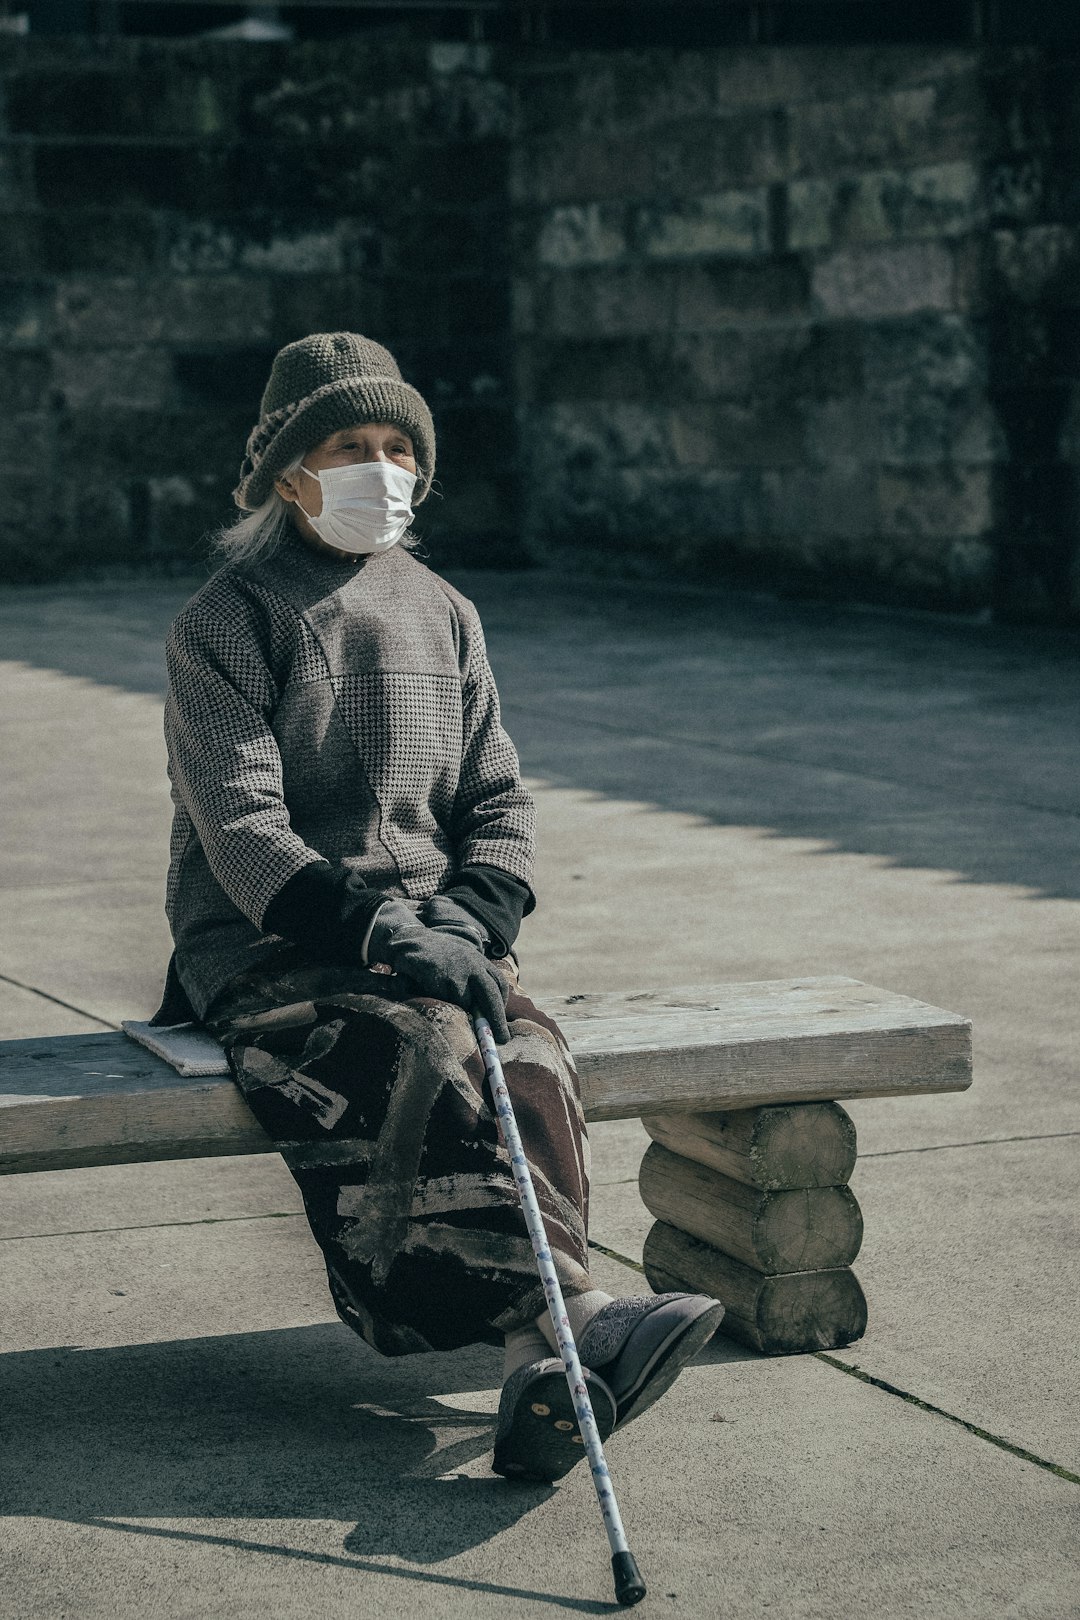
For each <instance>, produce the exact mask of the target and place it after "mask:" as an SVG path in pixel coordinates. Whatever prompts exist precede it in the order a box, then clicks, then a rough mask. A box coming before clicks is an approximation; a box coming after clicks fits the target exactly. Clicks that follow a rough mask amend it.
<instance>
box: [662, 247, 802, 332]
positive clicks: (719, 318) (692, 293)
mask: <svg viewBox="0 0 1080 1620" xmlns="http://www.w3.org/2000/svg"><path fill="white" fill-rule="evenodd" d="M678 276H679V279H678V283H677V287H676V296H675V320H676V323H677V325H678V326H679V327H680V328H682V329H683V330H684V331H686V330H703V331H709V330H710V329H711V328H713V327H716V326H726V325H728V324H731V323H734V322H736V321H739V320H746V321H755V320H761V319H775V318H778V317H779V318H783V317H785V316H786V317H791V316H801V315H804V314H806V313H807V312H808V302H809V300H808V276H807V271H806V267H805V266H804V265H803V264H802V263H800V261H799V260H798V259H795V258H773V259H767V260H765V261H764V262H763V263H761V264H753V265H751V264H738V263H732V262H730V261H729V262H720V263H712V264H697V265H685V266H683V267H682V268H681V269H680V270H679V272H678Z"/></svg>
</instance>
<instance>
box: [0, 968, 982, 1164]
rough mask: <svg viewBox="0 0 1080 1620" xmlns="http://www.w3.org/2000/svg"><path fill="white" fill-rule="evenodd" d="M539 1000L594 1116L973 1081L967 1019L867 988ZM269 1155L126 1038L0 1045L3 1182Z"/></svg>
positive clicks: (227, 1088)
mask: <svg viewBox="0 0 1080 1620" xmlns="http://www.w3.org/2000/svg"><path fill="white" fill-rule="evenodd" d="M539 999H540V1001H541V1003H542V1005H543V1006H544V1008H545V1010H546V1011H548V1012H550V1013H551V1015H552V1016H553V1017H554V1018H555V1019H556V1020H557V1021H558V1023H559V1024H560V1026H561V1028H562V1029H563V1030H564V1032H565V1034H566V1037H567V1039H568V1041H569V1042H570V1046H571V1049H572V1050H573V1052H574V1056H575V1060H576V1062H577V1066H578V1071H579V1073H580V1076H581V1085H582V1094H583V1097H584V1100H585V1112H586V1117H587V1118H588V1119H590V1120H601V1119H621V1118H629V1117H637V1116H640V1115H642V1114H650V1113H664V1114H680V1113H693V1112H695V1111H702V1110H718V1109H720V1110H723V1109H742V1108H752V1107H755V1106H757V1105H759V1104H765V1103H804V1102H814V1101H818V1100H825V1099H830V1098H832V1099H845V1098H857V1097H889V1096H903V1095H905V1094H917V1093H922V1092H935V1091H962V1090H964V1089H965V1088H966V1087H967V1086H968V1085H970V1083H971V1030H970V1025H969V1023H968V1021H967V1020H966V1019H964V1018H960V1017H958V1016H957V1015H956V1014H955V1013H949V1012H943V1011H942V1010H941V1009H940V1008H937V1007H930V1006H927V1005H926V1004H925V1003H923V1002H919V1001H913V1000H911V999H910V998H908V997H906V996H898V995H893V994H891V993H890V992H888V991H885V990H877V989H874V988H873V987H872V986H870V985H866V984H861V983H859V982H858V981H857V980H854V979H843V978H821V979H792V980H779V981H774V982H768V983H763V984H725V985H719V986H716V985H712V986H703V987H698V986H693V987H690V988H682V989H676V990H662V991H651V992H648V993H641V994H625V995H623V994H616V993H606V994H590V995H570V996H563V997H559V996H541V997H540V998H539ZM271 1150H272V1144H271V1142H270V1140H269V1138H268V1137H267V1136H266V1135H265V1134H264V1133H263V1131H262V1130H261V1129H260V1128H259V1126H258V1125H257V1124H256V1123H255V1120H254V1118H253V1117H252V1115H251V1113H250V1112H249V1110H248V1108H247V1105H246V1104H245V1103H244V1102H243V1100H242V1098H241V1097H240V1094H239V1092H238V1091H237V1090H236V1088H235V1087H234V1085H233V1084H232V1082H231V1080H229V1079H228V1078H227V1077H221V1078H217V1077H214V1078H205V1077H197V1078H191V1079H184V1078H182V1077H181V1076H180V1075H178V1074H177V1073H176V1072H175V1071H174V1070H173V1069H171V1068H170V1067H169V1066H168V1065H167V1064H166V1063H163V1062H162V1061H161V1060H160V1059H158V1058H156V1057H154V1056H153V1055H152V1054H151V1053H150V1052H147V1051H146V1050H145V1049H144V1048H142V1047H139V1046H136V1045H135V1044H134V1043H133V1042H131V1041H130V1040H128V1038H127V1037H126V1036H125V1035H122V1034H115V1035H114V1034H102V1035H68V1036H57V1037H52V1038H46V1039H42V1040H26V1041H6V1042H0V1173H13V1172H18V1171H29V1170H53V1169H63V1168H66V1167H67V1168H73V1167H76V1166H80V1165H95V1164H120V1163H127V1162H134V1161H140V1160H149V1159H171V1158H192V1157H201V1156H203V1155H207V1156H209V1155H213V1154H230V1153H260V1152H268V1151H271Z"/></svg>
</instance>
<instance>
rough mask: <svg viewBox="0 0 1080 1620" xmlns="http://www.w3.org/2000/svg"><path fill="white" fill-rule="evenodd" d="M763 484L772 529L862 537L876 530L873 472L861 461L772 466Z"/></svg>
mask: <svg viewBox="0 0 1080 1620" xmlns="http://www.w3.org/2000/svg"><path fill="white" fill-rule="evenodd" d="M762 489H763V498H764V503H765V511H766V525H767V528H766V532H767V533H769V534H771V535H776V536H780V537H787V538H796V539H799V540H800V541H803V540H805V539H806V538H807V537H814V536H819V537H820V536H828V537H830V538H832V539H847V540H859V541H861V540H862V539H863V538H864V537H865V536H867V535H870V534H873V533H874V531H875V528H876V525H877V511H876V506H875V500H874V480H873V475H872V473H870V472H868V469H867V468H866V467H865V466H864V465H863V464H862V463H861V462H858V461H847V462H841V461H838V462H834V463H833V464H831V465H830V466H829V467H826V468H816V467H781V468H770V469H768V470H767V471H764V472H763V473H762Z"/></svg>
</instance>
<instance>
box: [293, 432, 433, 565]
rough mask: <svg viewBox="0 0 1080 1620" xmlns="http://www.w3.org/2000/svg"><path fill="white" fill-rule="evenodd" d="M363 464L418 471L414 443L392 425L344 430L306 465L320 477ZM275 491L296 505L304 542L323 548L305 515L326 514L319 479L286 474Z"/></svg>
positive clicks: (310, 453) (317, 450)
mask: <svg viewBox="0 0 1080 1620" xmlns="http://www.w3.org/2000/svg"><path fill="white" fill-rule="evenodd" d="M362 461H392V462H393V463H394V465H395V466H396V467H404V468H405V470H406V472H411V473H415V472H416V471H417V466H416V458H415V456H414V455H413V442H412V439H411V438H410V437H409V435H408V434H407V433H406V432H405V431H404V429H402V428H399V427H393V426H392V425H391V424H390V423H389V422H361V423H359V424H358V425H357V426H356V427H350V428H341V429H340V430H339V432H337V433H331V435H330V437H329V438H328V439H324V440H323V441H322V443H321V444H317V445H316V446H315V448H314V449H313V450H309V451H308V453H307V455H306V456H305V457H304V462H303V464H304V466H305V467H307V468H308V469H309V471H310V472H312V473H319V472H321V471H322V470H323V468H324V467H348V466H351V465H353V464H354V463H356V462H362ZM274 488H275V489H276V490H277V492H278V494H279V495H280V496H281V498H282V500H283V501H289V502H291V503H292V509H293V519H294V521H295V523H296V526H297V528H298V529H299V530H300V533H301V534H302V535H303V536H304V539H305V540H309V541H311V542H312V544H313V545H317V546H319V547H320V548H321V547H322V542H321V541H320V540H319V537H318V535H317V534H316V533H315V530H314V529H313V528H312V527H311V524H310V523H309V522H308V521H307V519H306V517H305V516H304V513H305V512H309V513H310V514H311V516H312V517H319V516H320V515H321V513H322V487H321V485H320V483H319V480H318V478H309V477H308V476H307V474H306V473H303V472H299V471H297V472H295V473H286V474H283V476H282V477H281V478H278V479H276V480H275V482H274Z"/></svg>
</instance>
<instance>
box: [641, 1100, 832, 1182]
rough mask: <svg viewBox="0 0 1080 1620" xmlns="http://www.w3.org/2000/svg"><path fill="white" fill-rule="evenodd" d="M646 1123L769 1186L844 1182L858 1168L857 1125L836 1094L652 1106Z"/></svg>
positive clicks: (680, 1147) (676, 1146)
mask: <svg viewBox="0 0 1080 1620" xmlns="http://www.w3.org/2000/svg"><path fill="white" fill-rule="evenodd" d="M642 1123H643V1125H644V1126H645V1129H646V1130H647V1131H648V1133H649V1135H650V1136H651V1137H652V1139H653V1141H654V1142H659V1143H660V1144H661V1146H662V1147H666V1148H668V1149H669V1150H670V1151H671V1152H672V1153H678V1154H679V1155H680V1156H681V1157H682V1158H684V1159H693V1160H694V1161H695V1162H696V1163H698V1164H704V1165H707V1166H708V1167H709V1168H710V1169H711V1170H719V1171H720V1172H721V1173H722V1174H723V1175H726V1176H731V1177H732V1179H733V1180H735V1181H745V1182H746V1183H747V1184H748V1185H749V1186H752V1187H761V1188H763V1189H764V1190H766V1191H768V1192H782V1191H786V1190H788V1189H791V1188H794V1187H838V1186H841V1185H843V1184H844V1183H845V1182H847V1181H849V1180H850V1179H851V1172H852V1171H853V1170H854V1168H855V1158H856V1152H857V1142H856V1136H855V1125H854V1122H853V1120H852V1119H851V1116H850V1115H849V1114H847V1113H845V1111H844V1109H842V1108H841V1107H840V1106H839V1104H838V1103H834V1102H816V1103H779V1104H773V1105H766V1106H764V1107H760V1108H739V1109H729V1110H726V1111H717V1112H712V1113H698V1114H646V1115H645V1116H644V1117H643V1120H642Z"/></svg>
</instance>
